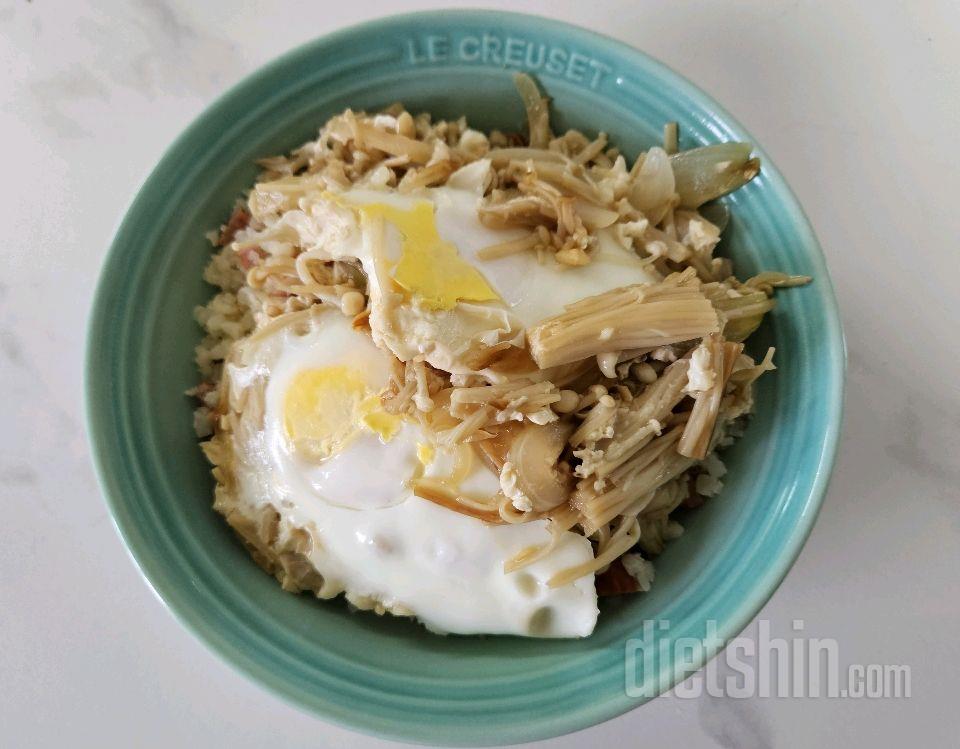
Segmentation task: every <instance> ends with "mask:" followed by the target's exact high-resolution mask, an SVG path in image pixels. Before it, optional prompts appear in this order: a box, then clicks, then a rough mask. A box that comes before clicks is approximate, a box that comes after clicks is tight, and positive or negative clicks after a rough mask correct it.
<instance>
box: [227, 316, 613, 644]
mask: <svg viewBox="0 0 960 749" xmlns="http://www.w3.org/2000/svg"><path fill="white" fill-rule="evenodd" d="M292 319H293V320H294V322H292V323H288V324H285V321H284V320H283V319H282V318H281V319H280V320H278V321H276V322H275V323H273V324H271V326H268V327H267V328H265V329H262V330H261V331H258V332H257V333H254V334H253V335H252V336H251V337H249V338H248V339H246V340H244V341H241V342H239V343H238V344H237V345H236V346H235V350H234V354H233V356H232V358H231V361H230V362H229V363H228V364H227V366H226V369H225V373H224V382H225V385H226V388H227V391H228V392H229V397H230V401H231V407H232V409H233V410H234V412H235V415H236V417H237V420H238V423H237V424H236V425H235V428H234V430H233V433H232V435H233V444H232V452H233V456H234V460H233V461H232V471H233V474H234V475H233V476H232V481H231V484H232V485H233V486H234V487H235V489H234V491H235V499H234V501H235V502H236V505H237V508H236V509H237V510H238V511H240V512H243V513H247V514H248V515H249V516H251V517H256V516H257V514H258V510H259V509H261V508H263V507H264V506H265V505H269V506H272V507H273V508H275V509H276V510H277V512H279V513H280V515H281V516H282V518H283V519H284V522H287V523H291V524H292V525H293V526H294V527H297V528H302V529H304V530H305V531H307V532H308V533H309V534H310V536H311V539H312V543H311V544H310V550H309V553H308V559H309V563H310V564H311V565H313V567H314V568H315V569H316V570H317V571H318V572H319V573H320V575H322V576H323V578H324V581H325V583H324V586H323V590H324V595H326V596H332V595H337V594H338V593H341V592H343V593H345V594H346V595H347V596H348V597H349V598H350V599H351V600H354V601H374V602H376V603H379V604H381V605H383V606H384V607H386V608H388V609H391V610H395V611H398V612H407V613H412V614H414V615H416V616H417V617H418V618H419V619H421V621H423V622H424V623H425V624H426V625H427V626H428V627H429V628H431V629H433V630H436V631H440V632H459V633H479V632H484V633H509V634H519V635H536V636H545V637H550V636H554V637H573V636H585V635H587V634H589V633H590V632H592V630H593V627H594V626H595V623H596V617H597V606H596V591H595V588H594V584H593V575H592V574H590V575H585V576H584V577H583V578H581V579H580V580H578V581H576V582H575V583H573V584H571V585H567V586H564V587H561V588H556V589H552V588H548V587H547V585H546V581H547V580H549V579H550V578H551V577H552V576H553V575H554V574H555V573H556V572H558V571H559V570H562V569H566V568H568V567H570V566H574V565H577V564H582V563H583V562H586V561H589V560H590V559H592V557H593V551H592V548H591V545H590V543H589V541H588V540H587V539H586V538H584V537H583V536H581V535H579V534H575V533H571V532H567V533H564V534H563V536H562V537H561V540H560V543H559V544H558V546H557V548H556V549H555V550H554V552H552V553H551V554H550V555H548V556H547V557H546V558H544V559H542V560H540V561H538V562H536V563H534V564H532V565H530V566H528V567H526V568H524V569H523V570H522V571H519V572H515V573H510V574H505V573H504V571H503V565H504V562H505V561H506V560H508V559H510V558H511V557H512V556H514V555H515V554H517V553H518V552H519V551H521V550H522V549H524V548H527V547H529V546H533V545H538V544H543V543H546V542H547V541H548V540H549V532H548V531H547V528H546V525H545V523H544V522H543V521H534V522H530V523H524V524H520V525H488V524H486V523H483V522H482V521H480V520H477V519H474V518H471V517H467V516H465V515H462V514H459V513H457V512H453V511H451V510H449V509H446V508H443V507H440V506H438V505H435V504H433V503H431V502H429V501H427V500H424V499H420V498H419V497H416V496H414V495H413V494H412V492H411V491H410V488H409V486H408V481H409V479H410V478H411V477H413V476H414V475H417V474H419V473H421V472H422V473H423V474H424V475H426V476H433V477H444V476H446V475H448V473H449V472H450V470H451V466H452V464H453V462H454V456H453V454H452V453H451V452H450V451H445V450H444V449H443V448H441V447H440V446H438V445H436V444H435V442H434V441H432V435H430V434H429V432H428V431H426V430H425V429H424V428H423V427H421V426H420V425H419V424H418V423H415V422H413V421H407V422H405V423H404V424H403V425H402V427H401V428H400V429H399V431H398V432H397V433H396V434H395V435H394V436H393V437H392V439H389V440H387V441H383V440H381V439H380V438H378V437H377V436H375V435H373V434H369V433H359V434H356V435H355V436H354V437H353V439H351V440H349V441H347V442H346V444H345V445H344V446H343V447H342V449H341V450H340V452H339V453H337V454H335V455H333V456H332V457H329V458H327V459H326V460H321V461H319V462H317V460H316V459H311V458H310V457H309V456H302V455H298V454H297V451H296V447H295V446H294V445H292V444H291V443H290V440H289V438H288V435H287V434H286V433H285V431H284V428H283V415H284V414H283V410H284V399H285V393H286V391H287V389H288V388H289V386H290V383H291V382H293V380H294V378H295V377H296V376H297V374H298V373H299V372H303V371H306V370H311V369H319V368H325V367H333V366H347V367H349V368H351V369H352V370H354V371H356V372H359V373H360V375H361V376H362V377H363V378H364V380H365V381H366V383H367V384H368V385H369V387H370V388H371V389H372V390H374V391H375V392H379V391H380V390H382V389H383V388H385V387H386V384H387V381H388V378H389V375H390V369H391V360H390V355H389V354H388V353H386V352H384V351H382V350H380V349H378V348H377V346H376V345H375V344H374V343H373V341H372V340H371V338H370V337H369V335H368V334H366V333H364V332H362V331H358V330H355V329H354V328H353V327H352V325H351V322H350V320H349V319H347V318H346V317H344V316H342V315H341V314H340V313H339V312H338V311H336V310H332V309H328V308H323V307H317V308H313V309H311V310H308V311H306V312H305V313H298V314H297V316H296V317H293V318H292ZM425 441H426V442H431V446H432V448H433V449H432V452H433V453H434V457H433V458H432V459H431V460H429V462H428V465H427V466H424V465H423V463H421V461H420V460H419V458H418V454H417V453H418V451H417V447H418V445H421V444H423V443H424V442H425ZM458 449H459V448H458ZM461 488H462V489H463V490H464V491H470V492H472V493H480V494H482V493H487V494H490V495H492V494H494V493H495V492H496V491H497V490H498V488H499V483H498V480H497V477H496V476H495V475H494V473H493V472H492V471H490V470H489V469H488V468H486V466H485V465H484V464H483V463H482V461H480V460H476V461H474V462H473V464H472V468H471V470H470V471H469V474H468V476H467V477H466V478H465V479H464V481H463V483H462V487H461Z"/></svg>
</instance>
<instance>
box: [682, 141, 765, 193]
mask: <svg viewBox="0 0 960 749" xmlns="http://www.w3.org/2000/svg"><path fill="white" fill-rule="evenodd" d="M752 150H753V146H752V145H750V144H749V143H718V144H716V145H712V146H703V147H702V148H692V149H690V150H689V151H681V152H680V153H677V154H674V155H673V156H671V157H670V163H671V165H672V166H673V174H674V177H675V179H676V191H677V194H678V195H679V196H680V207H681V208H697V207H699V206H701V205H703V204H704V203H706V202H707V201H708V200H713V199H714V198H719V197H720V196H721V195H726V194H727V193H728V192H733V191H734V190H736V189H738V188H740V187H743V185H745V184H747V182H749V181H750V180H752V179H753V178H754V177H756V176H757V174H759V173H760V160H759V159H751V158H750V152H751V151H752Z"/></svg>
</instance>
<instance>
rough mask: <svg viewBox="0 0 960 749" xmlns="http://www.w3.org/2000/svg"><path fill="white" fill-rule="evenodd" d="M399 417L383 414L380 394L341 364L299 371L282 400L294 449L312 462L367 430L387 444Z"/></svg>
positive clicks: (288, 434) (288, 433) (284, 418)
mask: <svg viewBox="0 0 960 749" xmlns="http://www.w3.org/2000/svg"><path fill="white" fill-rule="evenodd" d="M400 421H401V419H400V417H399V416H395V415H394V414H390V413H387V412H386V411H385V410H384V409H383V406H382V404H381V402H380V396H379V394H377V393H375V392H373V391H372V390H371V389H370V388H369V387H368V386H367V384H366V383H365V382H364V380H363V378H362V377H361V376H360V375H359V373H357V372H356V371H354V370H351V369H349V368H348V367H344V366H337V367H326V368H323V369H309V370H305V371H303V372H300V373H298V374H297V376H296V377H294V379H293V382H291V383H290V387H289V388H288V389H287V392H286V394H285V396H284V400H283V427H284V431H285V432H286V435H287V439H289V440H290V443H291V444H292V445H293V447H294V449H295V450H296V451H297V452H299V453H302V454H303V455H305V456H307V457H310V458H312V459H314V460H324V459H326V458H329V457H331V456H333V455H336V454H337V453H338V452H340V450H342V449H343V447H344V446H345V445H346V444H347V443H348V442H349V441H350V440H351V439H353V437H354V436H355V435H356V434H357V433H359V432H361V431H367V432H370V433H372V434H375V435H377V436H378V437H379V438H380V439H381V440H382V441H384V442H388V441H389V440H390V439H392V438H393V436H394V435H395V434H396V433H397V432H398V431H399V429H400Z"/></svg>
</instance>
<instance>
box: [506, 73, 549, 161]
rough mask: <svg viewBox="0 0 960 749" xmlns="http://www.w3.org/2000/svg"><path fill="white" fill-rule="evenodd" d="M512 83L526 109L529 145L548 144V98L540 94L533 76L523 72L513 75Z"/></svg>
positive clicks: (543, 146) (534, 146)
mask: <svg viewBox="0 0 960 749" xmlns="http://www.w3.org/2000/svg"><path fill="white" fill-rule="evenodd" d="M513 84H514V85H515V86H516V87H517V91H519V92H520V98H521V99H523V106H524V107H525V108H526V110H527V125H528V126H529V128H530V147H531V148H546V147H547V146H548V145H550V137H551V136H550V112H549V109H548V104H549V100H548V99H546V98H544V97H543V96H541V95H540V89H539V88H537V84H536V83H534V80H533V78H531V77H530V76H529V75H527V74H525V73H517V74H516V75H514V76H513Z"/></svg>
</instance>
